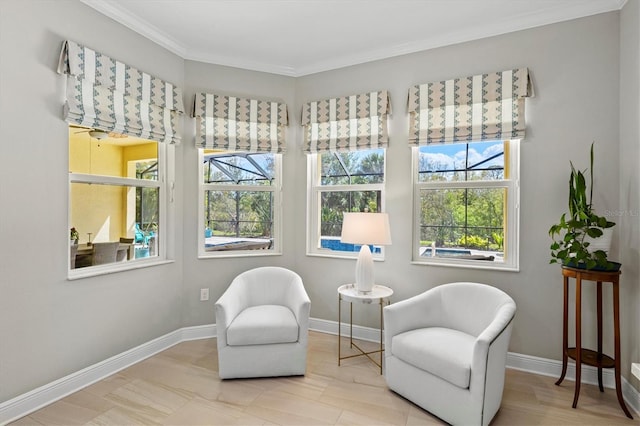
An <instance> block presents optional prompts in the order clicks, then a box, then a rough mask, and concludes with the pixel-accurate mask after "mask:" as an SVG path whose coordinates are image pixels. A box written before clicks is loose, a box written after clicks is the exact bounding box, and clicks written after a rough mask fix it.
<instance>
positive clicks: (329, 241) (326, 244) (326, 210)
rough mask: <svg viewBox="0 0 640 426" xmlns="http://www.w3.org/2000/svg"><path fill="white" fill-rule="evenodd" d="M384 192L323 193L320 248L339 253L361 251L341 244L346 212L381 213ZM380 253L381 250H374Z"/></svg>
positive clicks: (358, 247)
mask: <svg viewBox="0 0 640 426" xmlns="http://www.w3.org/2000/svg"><path fill="white" fill-rule="evenodd" d="M381 197H382V191H330V192H325V191H323V192H322V193H321V195H320V198H321V201H320V241H319V247H320V248H325V249H330V250H338V251H359V250H360V246H355V245H353V244H343V243H340V234H341V232H342V216H343V213H344V212H361V211H369V212H372V213H375V212H379V211H380V202H381ZM372 252H374V253H379V252H380V248H379V247H378V248H377V249H376V250H373V249H372Z"/></svg>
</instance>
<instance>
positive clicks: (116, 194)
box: [69, 127, 158, 243]
mask: <svg viewBox="0 0 640 426" xmlns="http://www.w3.org/2000/svg"><path fill="white" fill-rule="evenodd" d="M157 152H158V150H157V142H154V141H148V140H143V139H137V138H108V139H104V140H97V139H95V138H92V137H90V135H89V133H88V132H87V131H83V129H78V128H75V127H70V128H69V172H70V173H83V174H91V175H103V176H118V177H130V178H135V177H136V174H135V170H136V168H135V162H136V161H142V160H147V161H148V160H156V161H157V158H158V154H157ZM69 195H70V197H71V198H70V204H69V205H70V220H71V222H70V226H73V227H75V228H76V229H77V230H78V232H79V235H80V242H81V243H84V242H87V241H88V239H89V235H88V233H89V232H90V233H91V241H92V242H93V241H95V242H102V241H118V239H119V238H120V237H129V238H131V237H133V236H134V228H135V213H136V190H135V188H134V187H125V186H116V185H100V184H91V185H89V184H84V183H73V184H71V187H70V194H69Z"/></svg>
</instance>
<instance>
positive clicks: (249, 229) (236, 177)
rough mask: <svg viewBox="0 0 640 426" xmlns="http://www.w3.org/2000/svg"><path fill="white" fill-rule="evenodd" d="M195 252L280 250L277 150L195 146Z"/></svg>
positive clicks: (223, 253)
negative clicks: (197, 213) (197, 178)
mask: <svg viewBox="0 0 640 426" xmlns="http://www.w3.org/2000/svg"><path fill="white" fill-rule="evenodd" d="M200 160H201V161H200V165H201V168H200V176H201V185H200V188H201V190H200V197H201V199H200V204H199V205H200V206H202V209H203V210H202V211H201V214H200V220H199V230H200V231H199V234H200V237H199V238H200V244H199V247H200V248H199V255H200V256H201V257H214V256H215V257H219V256H238V255H242V256H251V255H265V254H280V253H281V248H280V245H281V242H280V240H281V239H280V221H281V219H280V217H281V209H280V187H281V178H280V176H281V172H280V170H281V165H280V161H281V155H280V154H273V153H258V152H251V153H243V152H220V151H214V150H211V149H200Z"/></svg>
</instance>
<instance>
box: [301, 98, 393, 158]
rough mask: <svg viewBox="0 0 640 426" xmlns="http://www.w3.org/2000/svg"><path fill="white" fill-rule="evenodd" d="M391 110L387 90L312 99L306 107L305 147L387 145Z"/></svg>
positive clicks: (313, 150)
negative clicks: (318, 99) (317, 99)
mask: <svg viewBox="0 0 640 426" xmlns="http://www.w3.org/2000/svg"><path fill="white" fill-rule="evenodd" d="M390 110H391V104H390V102H389V95H388V93H387V91H386V90H381V91H378V92H369V93H363V94H360V95H351V96H344V97H341V98H331V99H324V100H321V101H313V102H309V103H307V104H306V105H305V106H304V108H303V109H302V126H303V127H304V151H305V152H306V153H316V152H318V153H321V152H329V151H332V152H333V151H355V150H360V149H376V148H386V147H387V145H388V144H389V136H388V132H387V116H388V115H389V114H390Z"/></svg>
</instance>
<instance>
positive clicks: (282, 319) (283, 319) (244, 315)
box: [227, 305, 298, 346]
mask: <svg viewBox="0 0 640 426" xmlns="http://www.w3.org/2000/svg"><path fill="white" fill-rule="evenodd" d="M297 340H298V322H297V321H296V317H295V316H294V315H293V312H291V310H290V309H289V308H287V307H285V306H280V305H260V306H251V307H249V308H247V309H245V310H243V311H242V312H240V314H238V316H237V317H235V319H234V320H233V322H232V323H231V325H230V326H229V328H228V329H227V343H228V344H229V345H230V346H242V345H268V344H270V343H291V342H296V341H297Z"/></svg>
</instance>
